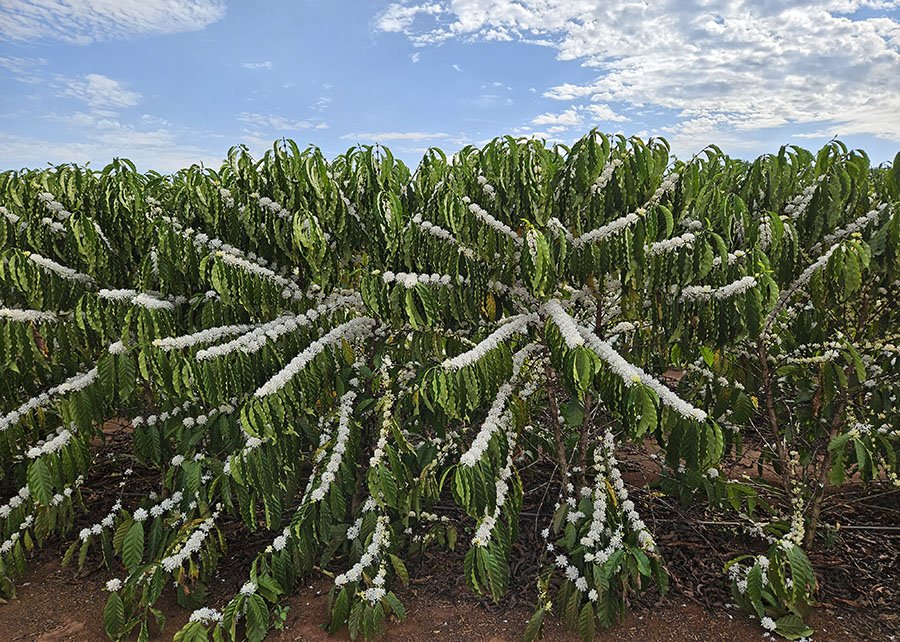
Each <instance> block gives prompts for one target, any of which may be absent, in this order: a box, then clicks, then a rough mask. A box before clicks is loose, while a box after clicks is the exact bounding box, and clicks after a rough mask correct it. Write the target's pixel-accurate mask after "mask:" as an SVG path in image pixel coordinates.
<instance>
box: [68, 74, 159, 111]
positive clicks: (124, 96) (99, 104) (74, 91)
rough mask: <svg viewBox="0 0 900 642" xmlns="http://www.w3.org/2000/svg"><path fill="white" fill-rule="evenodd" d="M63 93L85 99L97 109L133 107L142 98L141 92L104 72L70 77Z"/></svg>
mask: <svg viewBox="0 0 900 642" xmlns="http://www.w3.org/2000/svg"><path fill="white" fill-rule="evenodd" d="M62 94H63V95H64V96H71V97H73V98H77V99H79V100H83V101H84V102H86V103H87V104H88V105H90V106H91V107H94V108H97V109H102V108H104V107H107V108H113V109H116V108H121V107H133V106H134V105H137V104H138V103H139V102H140V100H141V95H140V94H139V93H137V92H136V91H131V90H130V89H126V88H125V87H124V86H123V85H122V84H121V83H120V82H119V81H117V80H113V79H112V78H109V77H107V76H104V75H102V74H88V75H86V76H84V77H82V78H70V79H68V80H66V81H65V86H64V88H63V90H62Z"/></svg>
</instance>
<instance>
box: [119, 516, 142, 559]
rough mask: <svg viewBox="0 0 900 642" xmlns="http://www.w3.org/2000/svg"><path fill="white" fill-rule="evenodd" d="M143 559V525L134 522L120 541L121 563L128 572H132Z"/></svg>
mask: <svg viewBox="0 0 900 642" xmlns="http://www.w3.org/2000/svg"><path fill="white" fill-rule="evenodd" d="M143 557H144V525H143V524H142V523H141V522H134V523H132V525H131V528H129V529H128V534H127V535H125V539H124V540H122V562H123V563H124V564H125V567H126V568H127V569H128V570H129V571H133V570H134V569H135V568H136V567H137V566H138V564H140V563H141V559H142V558H143Z"/></svg>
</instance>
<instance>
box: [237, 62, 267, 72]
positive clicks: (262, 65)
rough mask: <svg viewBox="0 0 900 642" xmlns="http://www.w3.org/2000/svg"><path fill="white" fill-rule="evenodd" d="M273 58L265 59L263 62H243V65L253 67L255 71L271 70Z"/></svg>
mask: <svg viewBox="0 0 900 642" xmlns="http://www.w3.org/2000/svg"><path fill="white" fill-rule="evenodd" d="M273 66H274V65H273V64H272V61H271V60H263V61H262V62H242V63H241V67H243V68H244V69H251V70H253V71H259V70H260V69H265V70H269V69H271V68H272V67H273Z"/></svg>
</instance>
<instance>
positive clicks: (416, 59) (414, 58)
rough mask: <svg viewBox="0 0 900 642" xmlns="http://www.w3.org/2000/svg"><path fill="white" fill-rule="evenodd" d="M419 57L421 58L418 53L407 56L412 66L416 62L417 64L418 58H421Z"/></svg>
mask: <svg viewBox="0 0 900 642" xmlns="http://www.w3.org/2000/svg"><path fill="white" fill-rule="evenodd" d="M421 57H422V54H421V53H420V52H418V51H416V52H415V53H411V54H410V55H409V59H410V60H412V62H413V64H416V63H417V62H419V58H421Z"/></svg>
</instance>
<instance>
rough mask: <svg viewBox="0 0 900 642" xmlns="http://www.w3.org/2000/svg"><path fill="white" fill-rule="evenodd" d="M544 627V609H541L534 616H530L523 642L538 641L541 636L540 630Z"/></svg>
mask: <svg viewBox="0 0 900 642" xmlns="http://www.w3.org/2000/svg"><path fill="white" fill-rule="evenodd" d="M543 625H544V608H543V607H541V608H539V609H538V610H537V611H535V612H534V615H532V616H531V619H530V620H528V625H527V626H526V627H525V642H535V641H536V640H540V639H541V638H542V637H543V636H542V634H541V633H542V629H543Z"/></svg>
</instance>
